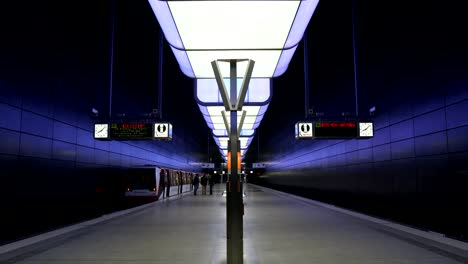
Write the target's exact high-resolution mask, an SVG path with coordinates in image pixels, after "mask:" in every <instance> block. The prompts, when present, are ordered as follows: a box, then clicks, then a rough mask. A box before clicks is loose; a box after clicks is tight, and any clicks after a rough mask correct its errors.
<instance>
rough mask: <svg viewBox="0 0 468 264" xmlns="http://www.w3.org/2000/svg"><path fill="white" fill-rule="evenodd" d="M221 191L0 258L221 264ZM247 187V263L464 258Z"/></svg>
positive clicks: (448, 262) (428, 262) (37, 263)
mask: <svg viewBox="0 0 468 264" xmlns="http://www.w3.org/2000/svg"><path fill="white" fill-rule="evenodd" d="M223 190H224V185H216V186H215V194H214V195H213V196H209V195H207V196H202V195H197V196H193V194H186V195H181V196H180V198H179V199H173V200H165V201H158V202H155V203H153V204H151V205H150V206H148V207H146V208H145V209H142V210H139V211H136V212H134V213H131V214H127V215H124V216H120V217H117V218H114V219H112V220H108V221H106V222H103V223H98V224H94V225H91V226H88V227H86V228H82V229H80V230H78V231H73V232H71V233H69V234H66V235H62V236H60V237H58V238H56V239H49V240H47V241H46V242H41V243H39V244H38V245H37V246H35V247H32V248H31V247H30V249H29V250H26V251H23V252H22V253H21V254H19V255H17V256H15V257H14V258H12V259H9V260H7V261H4V262H2V263H22V264H46V263H47V264H50V263H52V264H58V263H63V264H98V263H99V264H111V263H118V264H125V263H137V264H139V263H141V264H143V263H144V264H150V263H151V264H163V263H164V264H181V263H190V264H198V263H199V264H210V263H212V264H215V263H216V264H220V263H226V231H225V230H226V226H225V225H226V216H225V215H226V214H225V206H226V203H225V197H222V196H221V193H222V191H223ZM245 190H246V194H247V196H246V197H245V198H244V202H245V216H244V259H245V262H244V263H247V264H251V263H262V264H263V263H265V264H272V263H288V264H292V263H294V264H299V263H307V264H310V263H317V264H341V263H346V264H368V263H405V264H410V263H415V264H416V263H418V264H422V263H424V264H452V263H463V262H464V259H460V258H458V259H457V258H456V257H453V256H452V255H450V254H445V253H444V252H441V251H438V250H434V248H431V247H426V246H424V245H421V244H418V243H413V242H412V241H411V240H407V239H402V238H401V237H399V236H398V235H394V234H392V233H390V232H386V231H384V230H382V229H380V228H378V227H376V224H374V223H370V222H368V221H365V220H362V219H359V218H356V217H353V216H350V215H347V214H343V213H341V212H337V211H334V210H330V209H327V208H324V207H322V206H318V205H314V204H311V203H307V202H304V200H300V199H295V198H294V197H291V196H285V195H280V194H278V193H277V192H273V191H269V190H267V189H263V188H257V187H255V186H251V185H247V186H246V188H245ZM0 262H1V261H0Z"/></svg>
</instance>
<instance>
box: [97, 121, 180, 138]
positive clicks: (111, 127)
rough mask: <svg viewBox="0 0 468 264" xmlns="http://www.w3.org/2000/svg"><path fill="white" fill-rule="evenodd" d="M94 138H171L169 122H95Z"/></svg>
mask: <svg viewBox="0 0 468 264" xmlns="http://www.w3.org/2000/svg"><path fill="white" fill-rule="evenodd" d="M94 138H95V139H99V140H141V139H166V140H170V139H172V125H171V124H170V123H167V122H166V123H133V122H132V123H130V122H129V123H97V124H94Z"/></svg>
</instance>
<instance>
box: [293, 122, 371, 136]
mask: <svg viewBox="0 0 468 264" xmlns="http://www.w3.org/2000/svg"><path fill="white" fill-rule="evenodd" d="M295 132H296V133H295V136H296V139H307V138H309V139H352V138H362V139H365V138H371V137H373V136H374V127H373V123H372V122H357V121H319V122H311V123H307V122H298V123H296V126H295Z"/></svg>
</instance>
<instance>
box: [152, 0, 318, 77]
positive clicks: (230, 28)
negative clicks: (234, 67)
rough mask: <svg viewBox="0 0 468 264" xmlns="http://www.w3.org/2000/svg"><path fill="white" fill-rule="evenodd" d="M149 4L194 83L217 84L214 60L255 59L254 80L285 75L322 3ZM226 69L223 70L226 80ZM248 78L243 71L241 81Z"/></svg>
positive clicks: (295, 0)
mask: <svg viewBox="0 0 468 264" xmlns="http://www.w3.org/2000/svg"><path fill="white" fill-rule="evenodd" d="M149 3H150V4H151V7H152V9H153V12H154V13H155V15H156V18H157V19H158V21H159V24H160V25H161V28H162V29H163V31H164V35H165V37H166V39H167V40H168V42H169V43H170V45H171V46H172V50H173V52H174V54H175V56H176V58H177V60H178V62H179V65H180V67H181V69H182V71H183V72H184V73H185V74H186V75H188V76H189V77H193V78H214V73H213V70H212V68H211V64H210V62H211V61H212V60H217V59H253V60H255V62H256V63H255V68H254V71H253V75H252V77H253V78H258V77H261V78H270V77H275V76H279V75H280V74H282V73H283V72H284V71H285V70H286V68H287V65H288V64H289V62H290V60H291V57H292V53H294V49H295V47H297V45H298V43H299V41H300V40H301V38H302V36H303V34H304V31H305V29H306V27H307V24H308V23H309V21H310V18H311V16H312V14H313V12H314V10H315V7H316V6H317V3H318V0H305V1H300V0H273V1H268V0H264V1H245V0H244V1H236V0H233V1H219V0H211V1H210V0H207V1H177V0H175V1H160V0H149ZM253 21H254V22H253ZM291 50H292V52H288V51H291ZM226 67H227V66H222V67H221V73H222V74H223V75H224V76H228V75H229V70H228V69H227V68H226ZM243 73H244V71H243V69H242V66H241V67H239V68H238V77H242V75H243Z"/></svg>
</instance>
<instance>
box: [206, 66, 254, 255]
mask: <svg viewBox="0 0 468 264" xmlns="http://www.w3.org/2000/svg"><path fill="white" fill-rule="evenodd" d="M221 61H224V62H228V63H229V66H230V95H229V96H228V94H227V90H226V87H225V86H224V80H223V76H222V75H221V72H220V70H219V66H218V62H217V61H213V62H211V65H212V67H213V71H214V73H215V78H216V82H217V83H218V87H219V91H220V93H221V97H222V98H223V103H224V108H225V110H226V111H222V112H221V114H222V116H223V120H224V124H225V126H226V130H227V131H228V133H229V141H228V173H229V174H230V175H229V179H228V181H227V182H226V236H227V263H228V264H242V263H244V240H243V239H244V223H243V217H244V203H243V201H242V194H243V191H242V184H241V177H240V176H239V170H240V167H238V165H239V164H240V141H239V135H240V132H241V130H242V123H243V120H244V118H245V114H246V112H245V111H243V114H242V118H241V120H240V123H239V127H238V126H237V111H242V106H243V105H244V99H245V96H246V93H247V89H248V85H249V82H250V77H251V76H252V71H253V67H254V65H255V61H253V60H221ZM239 61H248V65H247V69H246V72H245V75H244V79H243V83H242V87H241V91H240V95H239V98H238V96H237V63H238V62H239ZM227 111H229V112H230V117H229V118H230V119H229V120H230V123H231V125H229V124H228V117H227V115H226V112H227ZM238 153H239V154H238ZM229 165H230V168H229ZM229 169H230V170H229Z"/></svg>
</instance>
